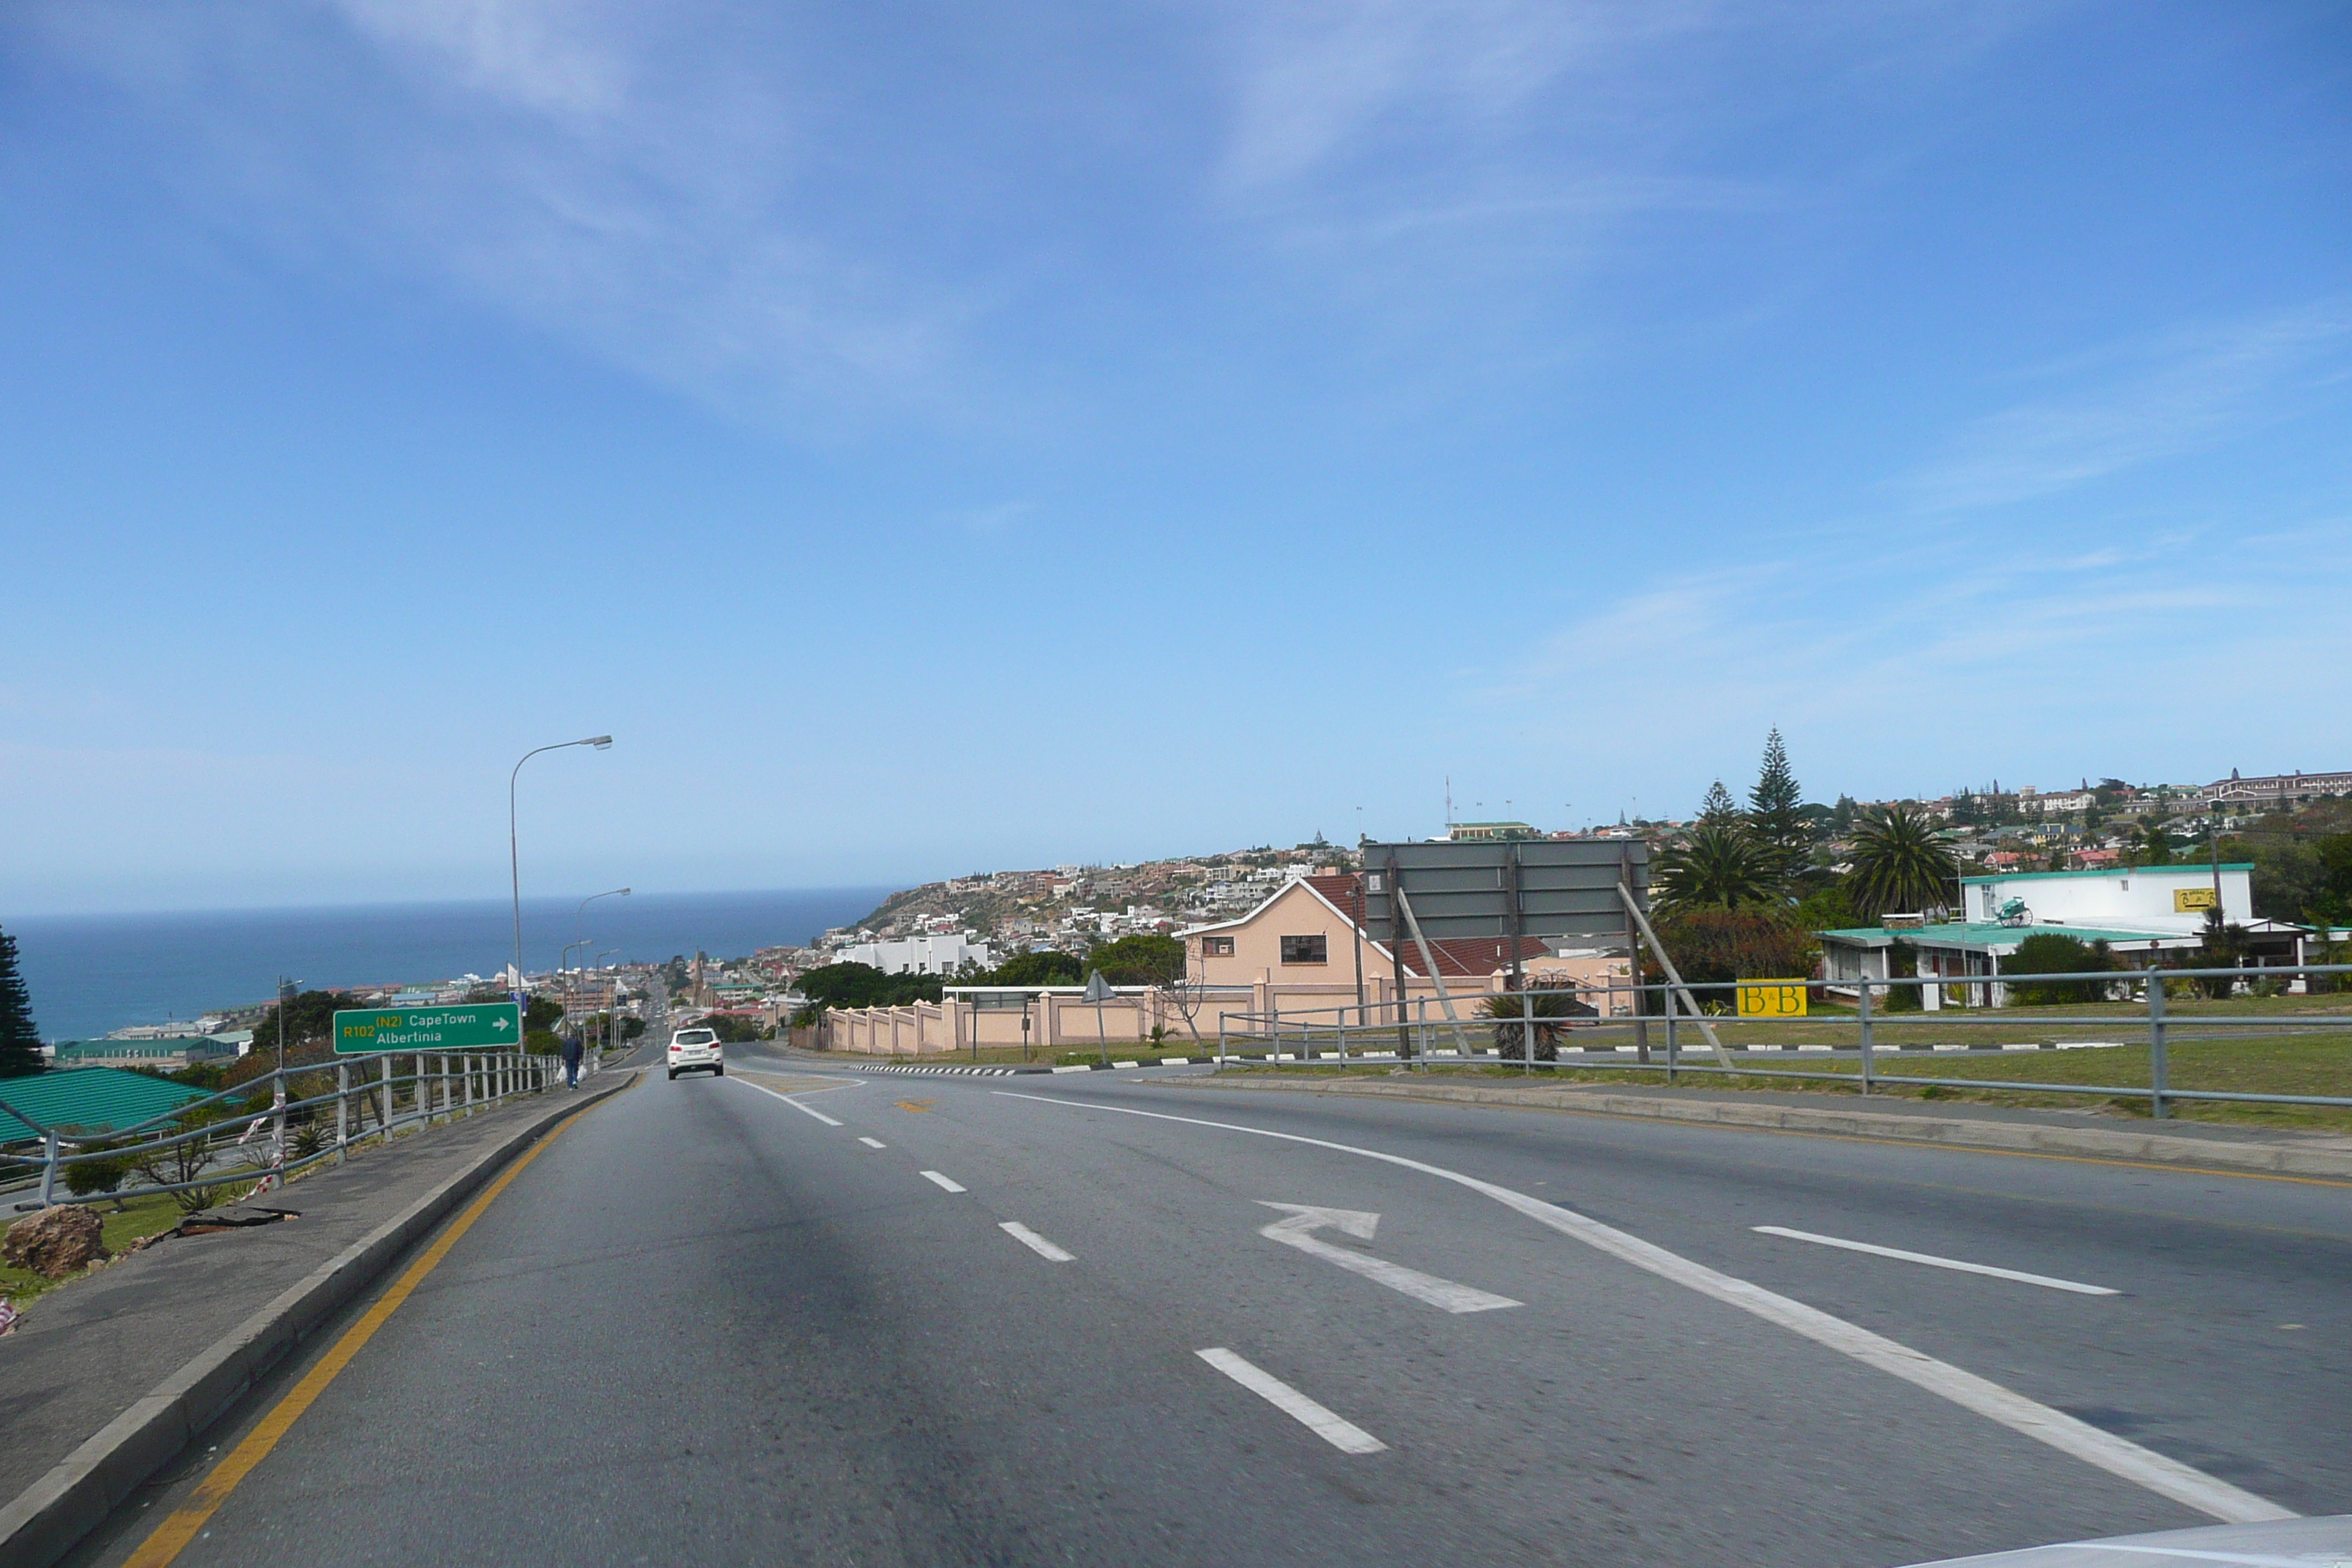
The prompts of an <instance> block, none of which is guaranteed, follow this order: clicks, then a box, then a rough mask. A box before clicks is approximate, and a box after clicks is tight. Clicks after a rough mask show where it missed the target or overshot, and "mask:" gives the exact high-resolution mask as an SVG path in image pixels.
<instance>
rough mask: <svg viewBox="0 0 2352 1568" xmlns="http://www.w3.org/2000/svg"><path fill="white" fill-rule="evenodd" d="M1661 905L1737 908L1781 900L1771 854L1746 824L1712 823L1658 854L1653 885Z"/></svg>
mask: <svg viewBox="0 0 2352 1568" xmlns="http://www.w3.org/2000/svg"><path fill="white" fill-rule="evenodd" d="M1654 887H1655V889H1656V890H1657V895H1658V903H1659V906H1660V907H1661V908H1664V909H1674V908H1680V907H1684V906H1689V905H1702V906H1706V907H1710V908H1715V909H1725V910H1736V909H1738V908H1739V907H1740V906H1741V905H1742V904H1773V903H1778V902H1780V879H1779V878H1778V877H1776V876H1775V875H1774V874H1773V868H1772V865H1771V860H1770V858H1769V856H1768V855H1767V854H1766V853H1765V851H1764V847H1763V846H1761V845H1759V844H1758V843H1757V842H1756V840H1755V838H1754V837H1751V836H1750V835H1749V834H1748V830H1747V829H1746V828H1745V827H1742V826H1737V825H1735V824H1729V823H1724V824H1710V825H1705V826H1699V827H1697V828H1696V829H1694V830H1693V831H1692V833H1691V836H1690V837H1689V838H1688V839H1687V840H1685V842H1684V843H1683V845H1682V846H1681V847H1679V848H1675V849H1669V850H1667V851H1666V852H1665V854H1664V856H1662V857H1660V858H1659V860H1658V874H1657V878H1656V880H1655V882H1654Z"/></svg>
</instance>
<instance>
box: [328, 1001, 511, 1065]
mask: <svg viewBox="0 0 2352 1568" xmlns="http://www.w3.org/2000/svg"><path fill="white" fill-rule="evenodd" d="M521 1038H522V1009H521V1008H520V1007H518V1006H516V1005H514V1004H513V1003H511V1002H464V1003H459V1004H457V1005H453V1006H448V1007H362V1008H356V1009H354V1010H352V1011H350V1012H342V1013H337V1014H336V1015H335V1051H336V1054H337V1055H339V1056H349V1055H352V1054H353V1053H354V1052H364V1051H495V1050H512V1049H514V1047H515V1044H516V1042H517V1041H519V1040H520V1039H521Z"/></svg>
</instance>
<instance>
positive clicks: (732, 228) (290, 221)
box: [36, 0, 970, 423]
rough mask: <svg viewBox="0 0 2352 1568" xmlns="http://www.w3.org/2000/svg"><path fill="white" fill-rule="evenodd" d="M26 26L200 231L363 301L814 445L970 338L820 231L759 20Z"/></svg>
mask: <svg viewBox="0 0 2352 1568" xmlns="http://www.w3.org/2000/svg"><path fill="white" fill-rule="evenodd" d="M36 30H37V32H38V33H39V34H40V35H41V36H44V37H47V39H48V40H49V41H50V42H51V44H52V45H54V46H55V47H58V48H60V49H61V50H63V51H65V52H67V53H68V54H69V55H70V56H71V57H72V58H75V59H77V60H78V61H79V62H80V63H81V64H83V65H85V66H86V67H89V68H92V69H94V70H96V71H98V72H100V73H102V74H104V75H105V76H108V77H110V78H111V79H112V80H113V81H114V82H115V84H116V85H117V87H118V88H119V89H121V90H122V92H123V94H124V95H125V98H126V100H128V103H129V106H130V108H131V111H132V112H133V114H135V115H136V116H139V117H142V118H144V119H146V120H147V121H151V122H152V124H153V125H154V126H156V127H157V128H158V129H159V131H161V132H163V136H164V138H165V140H164V141H163V142H160V143H159V146H161V147H163V148H167V149H168V150H167V151H164V152H163V169H162V171H161V172H162V173H163V174H165V176H166V177H167V178H172V179H174V180H175V181H176V182H177V183H178V184H179V185H180V187H181V188H182V190H183V191H184V193H185V195H186V197H187V199H188V201H189V202H190V204H191V205H193V206H194V207H196V208H197V209H198V210H200V211H201V212H203V213H204V215H205V216H206V217H207V218H209V219H210V220H211V221H213V222H214V223H215V224H216V225H218V226H222V227H224V228H226V229H228V230H232V231H240V232H244V233H248V234H258V235H262V236H265V237H268V238H269V239H271V240H273V241H275V242H277V243H278V244H279V245H280V246H281V247H284V248H285V249H286V250H287V251H289V253H291V254H293V255H296V256H300V257H304V258H314V259H316V260H318V261H320V263H321V264H332V265H334V266H336V267H338V268H343V269H345V270H347V271H348V272H351V273H352V274H355V275H356V276H358V277H360V278H366V277H368V276H370V275H373V276H375V277H377V278H379V279H383V280H384V281H386V282H404V281H406V280H408V279H412V278H414V277H415V275H417V274H419V273H422V274H425V275H428V276H436V277H437V278H438V279H441V280H442V281H443V282H444V283H445V284H446V285H449V286H454V287H455V288H456V289H459V290H462V291H463V292H464V293H465V294H466V295H467V296H468V297H470V298H471V299H472V300H476V301H478V302H479V303H481V304H484V305H487V306H488V307H491V308H492V309H494V310H498V311H500V312H502V313H505V314H508V315H510V316H512V317H514V318H516V319H519V320H520V321H526V322H529V323H530V324H532V325H534V326H536V327H538V328H540V329H542V330H544V331H548V332H550V333H551V334H552V335H554V336H556V337H558V338H561V339H563V340H565V341H568V342H572V343H573V344H575V345H578V346H580V347H583V348H584V349H586V350H588V351H589V352H591V353H594V354H597V355H599V356H601V357H604V358H607V359H610V360H613V361H615V362H617V363H621V364H623V365H625V366H626V367H627V368H629V369H631V370H633V371H635V372H638V373H641V374H645V375H647V376H649V377H651V378H653V379H655V380H656V381H659V382H663V383H666V384H669V385H672V386H674V387H677V388H679V389H681V390H684V391H687V392H688V393H689V394H691V395H696V396H698V397H701V398H704V399H706V400H708V401H710V402H712V403H715V404H719V405H725V406H729V407H731V408H735V409H740V410H745V411H749V412H752V413H755V414H759V415H765V414H767V413H769V412H771V411H772V410H773V409H775V408H776V407H778V406H783V407H786V408H789V410H790V411H791V413H792V414H793V416H794V417H795V418H796V419H797V420H800V421H803V422H808V421H814V422H817V423H824V422H825V421H827V420H830V419H834V418H837V417H839V416H843V415H844V414H845V412H847V411H851V410H855V409H856V408H857V407H858V406H860V405H865V404H870V403H874V402H877V401H880V402H886V403H889V404H893V405H903V404H905V403H907V402H915V403H920V402H922V401H923V400H925V399H926V398H929V397H933V396H936V395H939V394H940V385H939V382H940V378H941V377H942V376H944V375H945V374H947V372H948V367H949V365H950V361H951V358H952V350H953V343H954V341H955V339H956V337H957V335H958V333H959V332H960V331H961V327H962V325H963V324H964V322H965V321H967V320H968V318H969V315H970V300H969V298H968V297H967V296H966V295H965V294H964V293H963V292H962V291H961V289H959V288H958V287H957V286H956V285H954V284H950V285H948V286H945V287H941V286H940V285H938V284H937V283H936V282H935V281H918V280H916V279H911V278H909V277H908V276H906V275H905V274H904V273H903V272H902V271H901V270H899V269H898V268H896V267H895V266H894V265H893V263H892V261H891V259H889V258H886V257H884V256H882V255H879V254H877V252H875V251H874V250H872V249H871V248H866V247H858V246H857V245H856V244H854V243H851V242H848V241H845V239H844V238H843V237H841V236H840V234H839V233H838V232H836V231H835V229H834V228H832V227H830V226H828V223H827V221H826V219H827V216H832V215H828V214H827V213H825V212H824V210H823V204H822V202H821V200H820V199H819V198H818V197H817V196H816V195H814V194H813V190H812V187H813V186H814V185H816V184H821V178H822V176H821V174H820V172H819V171H818V170H817V169H815V167H814V164H815V163H816V162H817V160H816V159H815V158H814V156H813V154H812V153H811V144H812V142H813V141H814V129H813V127H812V125H811V122H810V115H809V113H808V112H807V105H808V103H809V101H810V100H811V99H812V98H813V97H814V96H815V95H814V91H813V89H810V88H809V87H808V86H807V85H806V84H805V82H804V81H803V79H802V71H801V68H800V62H799V60H798V58H797V56H796V53H795V49H794V47H793V38H792V37H790V35H789V33H788V31H787V29H786V28H785V26H784V25H783V24H782V23H778V22H773V21H768V20H762V19H759V18H746V17H745V16H742V15H741V14H740V13H739V14H731V15H722V14H721V13H720V12H719V10H718V9H716V8H714V7H712V6H709V5H688V6H685V7H680V8H673V9H670V10H666V11H662V12H658V13H656V12H649V11H647V10H646V9H644V8H641V7H634V6H627V5H599V4H586V3H580V0H318V3H317V4H314V5H310V6H307V7H306V6H291V5H289V6H280V7H274V8H268V9H264V10H260V11H248V12H245V13H241V14H238V15H236V16H226V15H224V14H220V13H207V14H205V15H202V16H198V15H196V14H194V13H184V12H175V11H172V10H169V9H165V10H160V11H159V10H154V9H152V8H146V7H131V6H122V5H80V4H56V5H47V6H46V7H43V8H42V9H41V11H40V13H39V21H38V24H37V29H36ZM719 37H727V38H729V39H730V40H731V41H733V42H735V43H738V44H740V45H741V46H742V47H740V48H737V49H728V48H723V47H713V40H714V38H719Z"/></svg>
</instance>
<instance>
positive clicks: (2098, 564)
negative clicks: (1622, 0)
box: [0, 0, 2352, 913]
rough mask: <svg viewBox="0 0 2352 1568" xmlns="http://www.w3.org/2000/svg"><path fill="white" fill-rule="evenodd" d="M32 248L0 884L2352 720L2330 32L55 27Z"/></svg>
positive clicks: (736, 857) (1618, 805) (64, 899)
mask: <svg viewBox="0 0 2352 1568" xmlns="http://www.w3.org/2000/svg"><path fill="white" fill-rule="evenodd" d="M0 232H5V234H7V235H8V236H9V237H10V240H11V243H9V244H7V245H6V246H5V247H0V291H5V300H6V301H7V303H6V305H5V309H0V546H5V558H6V560H7V563H8V570H7V571H6V572H5V575H0V661H5V662H0V820H5V822H6V823H7V824H8V825H9V830H8V833H7V836H6V847H5V853H0V910H15V911H16V912H18V913H35V912H55V911H60V910H102V909H131V908H168V907H205V906H210V905H250V904H270V903H293V902H303V901H340V900H365V899H382V898H420V899H421V898H441V897H467V896H474V895H488V894H493V893H498V892H500V891H502V890H503V888H504V878H505V875H506V867H505V853H506V845H505V842H504V835H503V834H501V833H500V832H499V829H500V828H501V827H503V826H505V823H504V821H503V806H504V801H503V800H502V799H501V795H502V792H503V787H504V784H505V782H506V775H507V770H508V768H509V766H510V765H511V764H512V763H513V760H514V758H515V757H516V756H518V755H520V752H523V751H524V750H526V749H528V748H529V747H530V746H533V745H538V744H541V743H543V742H549V741H553V740H561V739H565V738H569V737H571V736H573V735H580V734H591V733H596V732H601V731H612V732H613V733H614V734H615V735H617V736H618V737H619V742H618V743H617V744H616V745H615V746H614V748H613V749H612V750H611V751H610V752H601V753H599V752H563V753H558V754H556V755H553V756H549V757H543V758H541V759H540V760H538V761H536V762H534V763H531V764H530V769H529V770H527V772H526V779H525V786H526V787H525V795H524V830H525V849H526V873H527V876H528V878H529V879H530V881H531V883H532V884H533V885H534V886H535V887H536V888H537V889H539V890H541V891H547V892H555V891H561V890H563V889H570V888H578V889H593V888H598V887H604V886H608V885H614V884H617V883H621V882H629V883H632V884H634V885H635V886H637V887H639V888H641V889H649V890H650V889H664V888H666V889H719V888H746V887H772V886H792V885H815V884H824V883H836V882H871V881H885V880H896V879H916V878H924V877H930V876H936V875H942V874H949V873H954V872H959V871H963V870H969V869H974V868H987V867H995V866H1010V865H1027V864H1042V863H1053V862H1058V861H1069V860H1097V859H1101V860H1116V859H1127V858H1139V857H1141V856H1145V855H1150V854H1157V853H1165V852H1174V851H1183V850H1197V849H1204V848H1214V847H1230V846H1234V845H1237V844H1244V843H1255V842H1264V841H1268V840H1271V841H1275V842H1290V841H1295V840H1297V839H1300V838H1304V837H1309V836H1311V835H1312V834H1314V833H1315V832H1317V831H1318V830H1320V831H1323V832H1325V833H1327V834H1328V835H1329V836H1331V837H1334V838H1342V837H1352V836H1353V835H1354V833H1355V831H1356V830H1357V827H1358V824H1359V821H1361V824H1362V826H1365V827H1366V828H1368V829H1369V830H1370V831H1371V832H1372V833H1374V834H1375V835H1403V834H1418V833H1427V832H1432V831H1435V830H1437V829H1438V828H1439V826H1440V825H1441V822H1442V818H1443V790H1444V781H1445V779H1446V778H1447V777H1448V776H1449V775H1450V776H1451V778H1452V779H1453V786H1454V796H1455V799H1456V802H1457V804H1458V806H1459V808H1460V810H1461V811H1462V813H1463V814H1464V815H1469V814H1471V813H1472V812H1473V811H1474V810H1475V809H1476V808H1477V807H1479V806H1483V807H1484V808H1485V811H1486V814H1487V815H1490V816H1495V815H1501V814H1502V812H1503V810H1504V809H1505V802H1509V803H1510V806H1509V809H1510V810H1511V812H1512V813H1513V814H1515V815H1517V816H1524V817H1528V818H1530V819H1532V820H1534V821H1537V822H1538V823H1539V824H1542V825H1543V826H1558V825H1559V824H1561V823H1564V822H1569V823H1576V824H1581V823H1583V822H1585V821H1589V820H1593V819H1608V820H1613V819H1614V818H1615V817H1616V816H1617V815H1618V813H1619V812H1620V811H1621V810H1628V809H1634V808H1637V807H1638V809H1639V810H1641V811H1643V812H1645V813H1672V814H1681V813H1685V812H1687V811H1689V810H1691V809H1692V808H1693V807H1694V806H1695V805H1696V801H1697V798H1698V796H1699V795H1700V794H1701V792H1703V791H1704V790H1705V788H1706V784H1707V783H1708V782H1709V781H1710V780H1711V779H1713V778H1715V777H1716V776H1717V775H1718V774H1721V775H1724V776H1726V777H1727V778H1728V779H1730V780H1731V781H1732V782H1733V784H1735V785H1738V784H1744V782H1745V781H1746V780H1747V779H1748V777H1749V776H1750V775H1751V774H1752V773H1753V770H1754V766H1755V761H1756V757H1757V754H1758V752H1759V749H1760V747H1761V744H1762V741H1763V737H1764V733H1765V731H1766V730H1767V729H1768V727H1769V726H1771V725H1774V724H1777V725H1779V726H1780V729H1781V730H1782V731H1783V732H1784V733H1785V735H1786V736H1787V737H1788V742H1789V746H1790V752H1791V754H1792V757H1793V759H1794V762H1795V764H1796V767H1797V770H1798V773H1799V775H1800V777H1801V779H1802V780H1803V781H1804V783H1805V784H1806V785H1807V787H1808V789H1809V791H1810V792H1811V793H1812V794H1814V795H1820V796H1822V797H1828V796H1832V795H1835V794H1836V793H1838V792H1840V791H1845V792H1849V793H1852V794H1854V795H1859V796H1863V797H1865V798H1867V797H1871V796H1874V795H1899V794H1919V793H1925V794H1940V793H1942V792H1943V791H1945V790H1947V789H1949V788H1951V787H1953V786H1954V785H1958V784H1979V783H1982V782H1984V781H1985V780H1987V779H1989V778H1991V777H1994V776H1998V777H2000V779H2002V780H2003V781H2005V782H2011V783H2018V782H2025V783H2039V784H2043V785H2045V786H2049V785H2055V784H2069V783H2072V782H2074V780H2075V779H2077V778H2079V777H2081V776H2083V775H2084V774H2085V773H2090V774H2097V773H2119V774H2121V775H2123V776H2126V777H2127V778H2135V779H2151V780H2153V779H2166V780H2202V779H2204V778H2206V777H2208V776H2210V775H2212V774H2214V773H2226V772H2227V771H2228V770H2229V769H2230V768H2231V767H2233V766H2234V767H2240V768H2242V769H2244V770H2245V771H2247V772H2250V773H2252V772H2260V771H2271V770H2274V769H2288V768H2297V767H2300V768H2304V769H2306V770H2312V769H2318V768H2326V767H2341V766H2344V765H2346V763H2347V760H2352V719H2347V712H2352V707H2348V706H2347V702H2346V700H2345V696H2344V693H2345V682H2346V679H2347V672H2352V615H2347V613H2346V606H2347V586H2352V570H2348V569H2347V543H2352V384H2348V383H2347V372H2352V9H2347V7H2346V6H2345V5H2317V4H2314V5H2267V4H2260V3H2249V4H2244V5H2229V6H2210V5H2186V4H2182V5H2174V4H2166V3H2163V0H2144V3H2141V4H2135V5H2095V4H2036V3H2031V0H2014V3H2000V0H1978V3H1972V4H1949V5H1946V4H1932V3H1910V4H1873V5H1843V4H1838V3H1836V0H1825V3H1822V4H1815V5H1770V4H1766V5H1756V4H1748V5H1714V4H1703V3H1697V0H1679V3H1678V0H1662V3H1658V4H1651V5H1586V4H1579V3H1575V0H1553V3H1548V4H1520V3H1518V0H1359V3H1354V4H1341V3H1334V0H1252V3H1248V4H1240V3H1236V4H1231V5H1219V4H1213V3H1203V4H1196V5H1177V4H1122V3H1119V0H1107V3H1106V0H1098V3H1096V4H1090V5H1039V4H1023V3H1020V0H1008V3H1007V4H1003V5H992V6H987V7H979V8H975V7H970V6H955V5H921V4H905V3H895V0H884V3H880V4H876V3H873V0H868V3H866V4H861V5H834V4H827V3H816V4H808V5H800V6H793V7H779V6H772V5H718V4H698V3H694V0H685V3H681V4H676V5H667V6H661V7H650V6H644V5H624V4H617V3H614V4H557V3H553V0H541V3H528V4H526V3H515V4H499V3H493V0H315V3H307V4H301V3H293V0H289V3H285V4H275V5H270V4H255V5H239V6H153V5H131V4H107V3H103V0H56V3H50V0H19V3H18V4H16V5H12V6H10V7H9V8H8V9H7V11H6V12H5V16H0ZM1359 808H1361V813H1360V816H1359Z"/></svg>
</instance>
